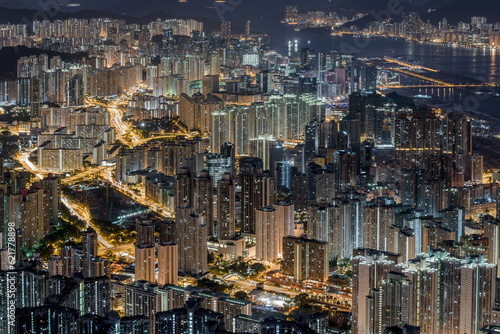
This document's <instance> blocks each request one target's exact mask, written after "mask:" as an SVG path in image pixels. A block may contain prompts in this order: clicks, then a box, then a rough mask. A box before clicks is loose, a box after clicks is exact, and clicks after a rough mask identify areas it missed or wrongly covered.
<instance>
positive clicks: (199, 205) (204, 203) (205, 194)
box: [194, 170, 215, 236]
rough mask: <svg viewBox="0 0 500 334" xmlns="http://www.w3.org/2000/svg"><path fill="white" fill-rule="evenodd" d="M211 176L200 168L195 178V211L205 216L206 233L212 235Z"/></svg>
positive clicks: (212, 190)
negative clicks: (198, 174)
mask: <svg viewBox="0 0 500 334" xmlns="http://www.w3.org/2000/svg"><path fill="white" fill-rule="evenodd" d="M212 180H213V178H212V177H211V176H210V175H209V174H208V171H207V170H202V171H201V172H200V176H199V177H197V178H196V179H195V195H194V197H195V206H194V208H195V211H198V212H199V213H200V214H201V215H203V216H204V217H205V222H206V224H207V229H208V235H209V236H213V235H214V232H215V231H214V215H213V206H214V203H213V201H214V200H213V192H214V187H213V182H212Z"/></svg>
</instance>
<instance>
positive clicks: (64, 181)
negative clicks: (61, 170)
mask: <svg viewBox="0 0 500 334" xmlns="http://www.w3.org/2000/svg"><path fill="white" fill-rule="evenodd" d="M112 167H113V166H98V167H94V168H91V169H88V170H86V171H84V172H82V173H78V174H75V175H73V176H70V177H67V178H64V179H62V180H61V183H62V184H69V183H75V182H76V181H79V180H81V179H84V178H86V177H88V176H92V175H93V174H101V173H102V172H104V171H105V170H106V169H109V168H112Z"/></svg>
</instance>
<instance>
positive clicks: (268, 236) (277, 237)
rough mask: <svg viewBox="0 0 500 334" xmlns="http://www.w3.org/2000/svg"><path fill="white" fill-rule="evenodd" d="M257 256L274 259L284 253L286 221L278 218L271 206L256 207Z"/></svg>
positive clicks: (260, 258) (269, 259)
mask: <svg viewBox="0 0 500 334" xmlns="http://www.w3.org/2000/svg"><path fill="white" fill-rule="evenodd" d="M255 237H256V251H255V257H256V258H257V259H259V260H262V261H274V260H276V259H277V258H279V257H281V256H282V255H283V237H284V223H283V222H279V221H278V220H277V219H276V210H274V209H273V208H272V207H270V206H266V207H263V208H261V209H255Z"/></svg>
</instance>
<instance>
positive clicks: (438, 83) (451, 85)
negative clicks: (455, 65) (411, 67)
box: [384, 67, 495, 88]
mask: <svg viewBox="0 0 500 334" xmlns="http://www.w3.org/2000/svg"><path fill="white" fill-rule="evenodd" d="M384 69H385V70H388V71H393V72H398V73H401V74H405V75H408V76H412V77H415V78H418V79H421V80H425V81H429V82H433V83H434V85H430V86H428V85H414V86H411V85H410V86H399V87H398V86H394V87H393V88H412V87H413V88H420V87H426V88H427V87H432V88H441V87H448V88H454V87H457V88H458V87H494V86H495V85H494V84H491V83H482V84H454V83H451V82H446V81H443V80H439V79H435V78H431V77H428V76H426V75H423V74H419V73H415V72H412V71H407V70H403V69H401V68H395V67H388V68H384Z"/></svg>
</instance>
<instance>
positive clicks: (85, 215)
mask: <svg viewBox="0 0 500 334" xmlns="http://www.w3.org/2000/svg"><path fill="white" fill-rule="evenodd" d="M61 203H63V204H64V205H65V206H66V207H67V208H68V210H69V211H70V212H71V214H72V215H74V216H76V217H78V218H79V219H80V220H82V221H84V222H85V224H86V225H87V227H91V228H93V229H94V230H95V231H96V233H97V240H99V243H100V244H101V245H102V246H104V247H105V248H111V247H113V245H111V244H110V243H109V242H108V241H107V240H106V239H104V237H103V236H102V235H101V234H100V231H99V229H98V228H97V227H96V226H95V225H94V224H92V222H91V218H90V213H89V212H88V210H85V209H84V208H82V207H81V206H79V205H76V204H73V203H71V202H70V201H69V200H68V199H67V198H66V197H64V196H61Z"/></svg>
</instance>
